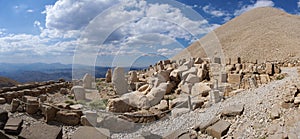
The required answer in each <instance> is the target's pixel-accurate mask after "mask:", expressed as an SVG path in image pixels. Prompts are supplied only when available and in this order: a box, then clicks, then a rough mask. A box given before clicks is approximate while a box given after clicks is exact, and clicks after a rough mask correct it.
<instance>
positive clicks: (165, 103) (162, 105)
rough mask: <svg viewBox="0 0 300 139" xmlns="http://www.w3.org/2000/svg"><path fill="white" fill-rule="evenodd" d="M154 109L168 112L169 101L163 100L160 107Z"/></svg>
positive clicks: (156, 106)
mask: <svg viewBox="0 0 300 139" xmlns="http://www.w3.org/2000/svg"><path fill="white" fill-rule="evenodd" d="M154 108H156V109H158V110H161V111H165V110H168V108H169V106H168V101H167V100H161V101H160V103H159V104H158V105H155V106H154Z"/></svg>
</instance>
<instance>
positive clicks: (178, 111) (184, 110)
mask: <svg viewBox="0 0 300 139" xmlns="http://www.w3.org/2000/svg"><path fill="white" fill-rule="evenodd" d="M189 111H190V109H189V108H174V109H172V111H171V115H172V117H177V116H180V115H182V114H185V113H188V112H189Z"/></svg>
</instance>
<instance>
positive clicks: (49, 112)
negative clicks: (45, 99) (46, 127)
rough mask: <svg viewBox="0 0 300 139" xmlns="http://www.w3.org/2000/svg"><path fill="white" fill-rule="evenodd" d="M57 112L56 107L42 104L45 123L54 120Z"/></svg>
mask: <svg viewBox="0 0 300 139" xmlns="http://www.w3.org/2000/svg"><path fill="white" fill-rule="evenodd" d="M57 112H58V109H56V108H54V107H51V106H44V105H43V113H44V116H45V120H46V123H49V122H50V121H54V120H55V116H56V113H57Z"/></svg>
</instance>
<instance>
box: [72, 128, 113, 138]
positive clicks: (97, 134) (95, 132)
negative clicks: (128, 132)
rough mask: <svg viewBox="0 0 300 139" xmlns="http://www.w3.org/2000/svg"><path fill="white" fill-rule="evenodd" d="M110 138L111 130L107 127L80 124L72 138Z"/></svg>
mask: <svg viewBox="0 0 300 139" xmlns="http://www.w3.org/2000/svg"><path fill="white" fill-rule="evenodd" d="M93 138H97V139H109V138H110V131H109V130H108V129H105V128H95V127H88V126H80V127H79V128H78V129H77V130H76V131H75V132H74V134H73V135H72V137H71V139H93Z"/></svg>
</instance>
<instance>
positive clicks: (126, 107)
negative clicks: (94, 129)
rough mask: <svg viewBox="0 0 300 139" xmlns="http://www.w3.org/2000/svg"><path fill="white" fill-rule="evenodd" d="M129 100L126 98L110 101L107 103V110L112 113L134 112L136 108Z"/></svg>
mask: <svg viewBox="0 0 300 139" xmlns="http://www.w3.org/2000/svg"><path fill="white" fill-rule="evenodd" d="M128 101H129V100H126V98H115V99H109V100H108V103H107V109H108V111H111V112H119V113H120V112H130V111H131V110H134V109H135V108H134V106H132V105H130V104H129V102H128Z"/></svg>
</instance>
